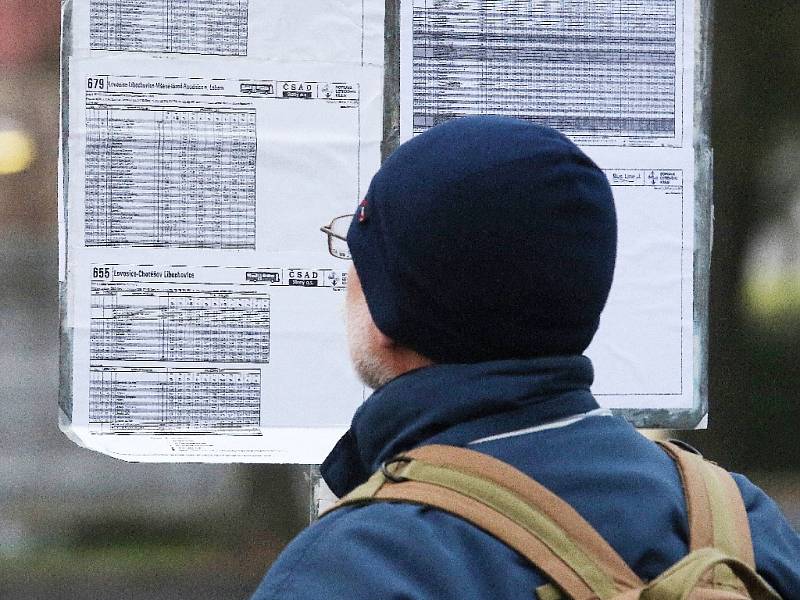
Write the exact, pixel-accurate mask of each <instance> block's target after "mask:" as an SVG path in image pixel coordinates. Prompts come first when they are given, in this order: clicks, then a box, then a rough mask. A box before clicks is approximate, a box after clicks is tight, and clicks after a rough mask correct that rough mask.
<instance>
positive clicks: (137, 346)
mask: <svg viewBox="0 0 800 600" xmlns="http://www.w3.org/2000/svg"><path fill="white" fill-rule="evenodd" d="M126 288H127V289H118V290H115V289H114V288H113V286H109V287H104V288H103V289H95V290H93V292H92V314H91V331H90V357H91V360H92V361H105V360H130V361H134V360H135V361H179V362H220V363H268V362H269V352H270V339H269V338H270V299H269V296H268V295H266V294H260V293H247V294H245V293H240V294H237V293H227V292H219V293H213V292H178V291H169V290H160V289H150V288H147V287H142V288H141V289H135V288H134V287H128V286H126Z"/></svg>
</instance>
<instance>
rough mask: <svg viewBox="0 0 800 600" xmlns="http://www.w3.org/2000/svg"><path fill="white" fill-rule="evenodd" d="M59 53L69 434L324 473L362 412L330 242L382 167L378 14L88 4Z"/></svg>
mask: <svg viewBox="0 0 800 600" xmlns="http://www.w3.org/2000/svg"><path fill="white" fill-rule="evenodd" d="M301 5H302V6H301ZM300 8H302V10H300ZM65 36H66V37H65V45H68V46H69V47H70V48H71V51H70V53H69V56H68V57H66V58H65V64H64V88H65V89H64V92H65V101H64V115H65V116H64V127H63V144H64V146H63V151H64V152H63V157H64V160H63V164H62V179H61V184H62V189H61V214H62V219H61V238H62V244H61V245H62V253H61V278H62V312H63V319H62V321H63V324H62V328H63V334H62V335H63V340H64V349H63V352H62V394H61V413H62V414H61V427H62V429H63V430H64V431H65V432H66V433H67V435H69V436H70V437H71V438H72V439H73V440H75V441H76V442H77V443H79V444H81V445H83V446H86V447H88V448H92V449H94V450H98V451H100V452H103V453H106V454H109V455H112V456H115V457H118V458H122V459H125V460H132V461H206V462H232V461H246V462H256V461H267V462H296V463H319V462H321V460H322V458H324V456H325V454H326V453H327V452H328V451H329V450H330V448H331V446H332V445H333V444H334V443H335V441H336V440H337V439H338V438H339V436H340V435H341V434H342V433H343V432H344V430H345V429H346V428H347V426H348V424H349V421H350V419H351V417H352V414H353V412H354V411H355V409H356V408H357V407H358V405H359V404H360V403H361V402H362V401H363V399H364V396H365V394H366V391H365V389H364V387H363V386H362V385H361V384H360V383H359V382H358V380H357V378H356V376H355V375H354V373H353V371H352V368H351V367H350V365H349V362H348V352H347V348H346V343H345V335H344V326H343V322H342V310H341V306H342V303H343V299H344V294H343V291H344V289H345V286H346V282H347V275H346V272H347V267H348V263H347V262H345V261H342V260H338V259H336V258H334V257H332V256H331V255H330V254H329V253H328V247H327V239H326V237H325V235H324V234H322V233H321V232H320V226H322V225H327V224H328V223H330V222H331V220H332V219H333V218H334V217H338V216H340V215H343V214H347V213H351V212H353V210H354V208H355V206H356V205H357V204H358V201H359V199H360V198H362V197H363V195H364V194H365V193H366V186H367V185H368V184H369V181H370V179H371V177H372V175H373V174H374V173H375V171H376V170H377V169H378V167H379V163H380V143H381V138H382V131H383V129H382V128H383V7H379V8H378V7H376V6H375V5H374V3H367V2H362V1H361V0H352V1H345V2H340V3H337V4H336V5H334V6H331V5H330V4H329V3H321V2H317V1H306V2H301V3H299V4H298V3H296V2H288V1H282V0H234V1H231V0H204V1H203V2H200V3H198V2H185V1H180V0H169V1H166V0H144V1H141V0H139V1H137V2H132V1H130V0H85V1H82V2H73V3H67V5H66V6H65Z"/></svg>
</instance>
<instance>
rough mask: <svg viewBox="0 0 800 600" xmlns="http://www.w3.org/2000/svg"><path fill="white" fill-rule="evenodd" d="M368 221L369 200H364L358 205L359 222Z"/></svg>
mask: <svg viewBox="0 0 800 600" xmlns="http://www.w3.org/2000/svg"><path fill="white" fill-rule="evenodd" d="M366 220H367V199H366V198H364V199H363V200H362V201H361V204H359V205H358V222H359V223H363V222H364V221H366Z"/></svg>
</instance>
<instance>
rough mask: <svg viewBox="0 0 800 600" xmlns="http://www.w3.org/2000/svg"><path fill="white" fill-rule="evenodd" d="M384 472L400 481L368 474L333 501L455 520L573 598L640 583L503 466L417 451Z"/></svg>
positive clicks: (585, 526)
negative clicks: (383, 503)
mask: <svg viewBox="0 0 800 600" xmlns="http://www.w3.org/2000/svg"><path fill="white" fill-rule="evenodd" d="M387 474H388V475H389V477H390V478H391V479H395V480H399V481H400V482H392V481H387V480H386V477H385V476H383V475H381V474H380V473H379V474H376V475H374V476H373V477H372V478H371V479H370V481H369V482H367V483H366V484H364V485H363V486H361V487H360V488H357V489H356V490H354V492H353V493H351V494H350V495H348V496H347V497H345V498H344V499H343V500H342V502H341V503H340V504H342V505H346V504H352V503H359V502H365V501H369V500H370V499H376V500H378V499H380V500H399V501H407V502H415V503H419V504H425V505H429V506H434V507H436V508H439V509H441V510H445V511H447V512H450V513H452V514H455V515H458V516H460V517H462V518H464V519H466V520H468V521H470V522H472V523H473V524H475V525H477V526H478V527H480V528H481V529H484V530H486V531H487V532H489V533H491V534H492V535H494V536H495V537H497V538H498V539H500V540H501V541H503V542H505V543H506V544H508V545H509V546H511V547H512V548H514V549H515V550H517V551H518V552H519V553H520V554H521V555H522V556H524V557H526V558H527V559H528V560H530V561H531V562H532V563H533V564H534V565H535V566H537V567H538V568H539V569H540V570H541V571H542V572H543V573H545V574H546V575H547V576H548V577H549V578H550V579H551V580H553V581H554V582H556V583H557V584H558V586H559V587H560V588H561V589H562V590H564V591H565V592H566V593H567V594H568V595H569V596H570V597H572V598H575V599H580V600H583V599H586V600H589V599H592V598H598V597H599V598H608V597H611V596H613V595H616V594H617V593H618V592H619V591H622V590H625V589H629V588H631V587H640V586H642V585H643V583H642V581H641V580H640V579H639V578H638V577H637V576H636V574H635V573H633V571H631V569H630V568H629V567H628V566H627V565H626V564H625V562H624V561H623V560H622V558H621V557H620V556H619V555H618V554H617V553H616V552H615V551H614V550H613V548H611V546H610V545H609V544H608V543H607V542H606V541H605V540H604V539H603V538H602V537H601V536H600V535H599V534H598V533H597V532H596V531H595V530H594V529H593V528H592V527H591V525H589V523H587V522H586V521H585V520H584V519H583V517H581V516H580V515H579V514H578V513H577V512H576V511H575V510H574V509H573V508H572V507H571V506H570V505H569V504H567V503H566V502H564V501H563V500H561V499H560V498H559V497H558V496H556V495H555V494H553V493H552V492H550V491H549V490H547V489H546V488H544V487H543V486H542V485H540V484H539V483H537V482H535V481H534V480H533V479H531V478H530V477H528V476H527V475H525V474H524V473H522V472H521V471H518V470H517V469H515V468H514V467H512V466H510V465H508V464H507V463H504V462H502V461H500V460H497V459H495V458H492V457H490V456H487V455H484V454H481V453H479V452H475V451H473V450H468V449H464V448H456V447H452V446H425V447H422V448H418V449H416V450H414V451H411V452H408V453H406V454H404V455H401V456H399V457H397V458H396V459H395V462H394V463H392V465H391V466H390V468H389V470H388V471H387ZM407 480H412V481H407ZM475 490H478V492H475ZM520 505H521V506H520ZM521 507H527V509H528V514H524V511H522V512H521V511H520V508H521ZM604 578H605V579H604ZM605 581H608V583H607V584H606V583H604V582H605Z"/></svg>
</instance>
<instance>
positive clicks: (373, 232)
mask: <svg viewBox="0 0 800 600" xmlns="http://www.w3.org/2000/svg"><path fill="white" fill-rule="evenodd" d="M616 241H617V224H616V214H615V211H614V200H613V197H612V195H611V188H610V187H609V185H608V181H607V180H606V178H605V175H604V174H603V172H602V171H601V170H600V169H599V168H598V167H597V165H595V164H594V163H593V162H592V161H591V160H590V159H589V158H588V157H587V156H586V155H585V154H584V153H583V152H581V150H580V149H579V148H578V147H577V146H575V144H574V143H572V142H571V141H570V140H569V139H567V138H566V137H565V136H564V135H562V134H560V133H559V132H557V131H555V130H553V129H550V128H548V127H542V126H540V125H535V124H533V123H530V122H527V121H522V120H518V119H511V118H505V117H464V118H461V119H454V120H451V121H448V122H446V123H444V124H442V125H438V126H436V127H433V128H432V129H429V130H428V131H427V132H425V133H423V134H421V135H419V136H417V137H415V138H413V139H412V140H410V141H408V142H406V143H405V144H403V145H401V146H400V147H399V148H398V149H397V150H396V151H395V152H394V153H393V154H392V155H391V156H390V157H389V158H388V159H387V160H386V161H385V162H384V164H383V166H382V167H381V169H380V170H379V171H378V173H377V174H376V175H375V177H374V178H373V179H372V183H371V184H370V187H369V191H368V192H367V196H366V198H365V199H364V201H363V202H362V203H361V205H360V206H359V209H358V211H357V213H356V215H355V216H354V218H353V222H352V224H351V225H350V230H349V232H348V235H347V242H348V245H349V247H350V252H351V254H352V256H353V263H354V265H355V268H356V272H357V273H358V276H359V279H360V280H361V286H362V288H363V290H364V295H365V296H366V299H367V305H368V306H369V310H370V313H371V315H372V318H373V320H374V321H375V324H376V325H377V326H378V329H380V330H381V331H382V332H383V333H385V334H386V335H388V336H389V337H391V338H392V339H394V340H395V341H396V342H398V343H400V344H402V345H404V346H407V347H409V348H411V349H413V350H416V351H417V352H419V353H420V354H423V355H424V356H427V357H428V358H430V359H432V360H434V361H436V362H440V363H472V362H481V361H488V360H500V359H508V358H529V357H537V356H552V355H567V354H579V353H581V352H583V351H584V350H585V349H586V347H587V346H588V345H589V342H591V340H592V337H593V336H594V333H595V331H596V330H597V326H598V324H599V319H600V312H601V311H602V309H603V306H604V305H605V302H606V299H607V297H608V291H609V288H610V286H611V279H612V277H613V273H614V262H615V258H616Z"/></svg>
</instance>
